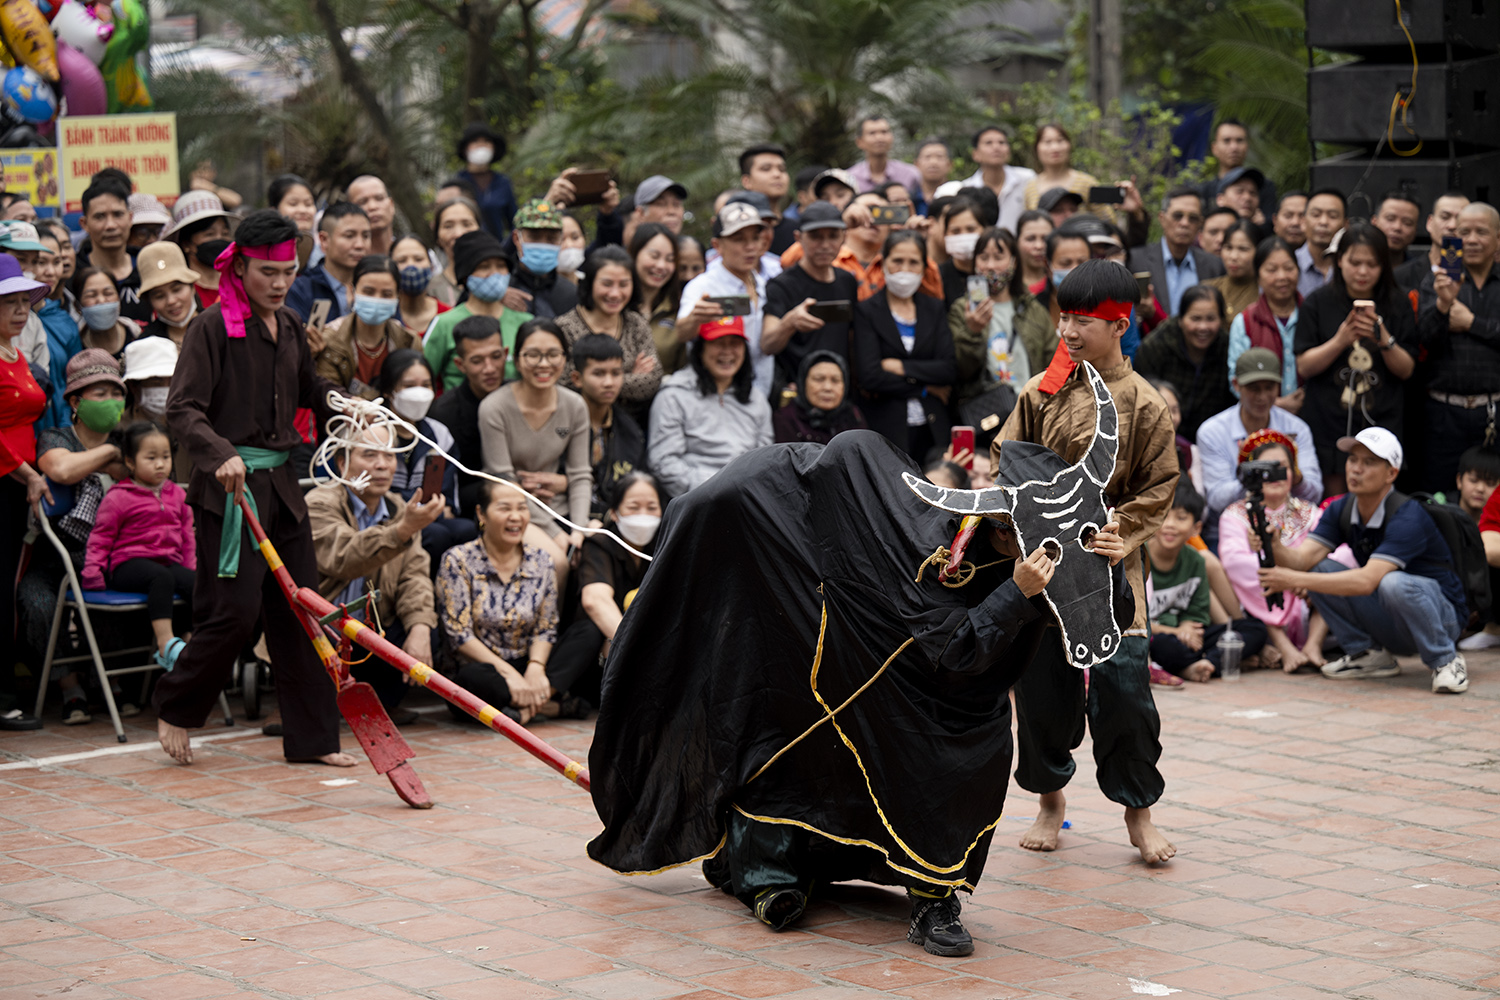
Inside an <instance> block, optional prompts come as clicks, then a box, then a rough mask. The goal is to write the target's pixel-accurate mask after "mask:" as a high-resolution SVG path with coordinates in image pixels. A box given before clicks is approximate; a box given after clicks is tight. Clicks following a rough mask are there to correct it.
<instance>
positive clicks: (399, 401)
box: [391, 385, 433, 423]
mask: <svg viewBox="0 0 1500 1000" xmlns="http://www.w3.org/2000/svg"><path fill="white" fill-rule="evenodd" d="M432 399H433V392H432V390H431V389H427V388H424V387H422V386H420V385H414V386H412V387H411V388H409V389H402V390H401V391H400V392H398V393H396V395H394V396H392V397H391V409H393V410H395V411H396V412H397V413H399V414H401V416H403V417H405V418H406V419H407V420H410V421H411V422H412V423H416V422H417V421H418V420H421V419H422V418H423V417H425V416H427V408H428V407H429V406H431V405H432Z"/></svg>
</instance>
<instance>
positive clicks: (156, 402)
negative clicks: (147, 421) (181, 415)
mask: <svg viewBox="0 0 1500 1000" xmlns="http://www.w3.org/2000/svg"><path fill="white" fill-rule="evenodd" d="M170 391H171V390H169V389H168V388H167V387H166V386H164V385H163V386H159V387H157V388H155V389H142V390H141V409H143V410H149V411H150V412H152V413H166V412H167V393H168V392H170Z"/></svg>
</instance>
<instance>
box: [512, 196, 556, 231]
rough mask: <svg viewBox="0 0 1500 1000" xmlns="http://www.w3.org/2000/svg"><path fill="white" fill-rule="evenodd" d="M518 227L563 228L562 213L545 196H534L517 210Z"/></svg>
mask: <svg viewBox="0 0 1500 1000" xmlns="http://www.w3.org/2000/svg"><path fill="white" fill-rule="evenodd" d="M515 225H516V228H517V229H561V228H562V213H561V212H560V211H558V210H557V208H556V206H554V205H553V204H552V203H551V202H549V201H548V200H547V199H545V198H532V199H531V200H530V201H528V202H527V203H526V204H524V205H522V206H521V207H520V209H519V210H518V211H517V212H516V223H515Z"/></svg>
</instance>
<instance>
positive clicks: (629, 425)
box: [589, 403, 646, 596]
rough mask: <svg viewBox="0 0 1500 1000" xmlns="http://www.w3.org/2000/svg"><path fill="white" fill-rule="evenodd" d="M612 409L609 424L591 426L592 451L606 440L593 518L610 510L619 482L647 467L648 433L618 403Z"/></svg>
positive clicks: (597, 472) (596, 480)
mask: <svg viewBox="0 0 1500 1000" xmlns="http://www.w3.org/2000/svg"><path fill="white" fill-rule="evenodd" d="M610 412H611V418H610V425H609V427H607V428H605V429H604V430H601V431H599V432H598V433H595V431H594V430H593V428H590V429H589V454H591V455H592V454H593V450H594V442H595V441H597V440H599V439H600V438H602V439H603V442H604V443H603V456H602V457H601V458H600V459H599V462H598V464H596V465H595V466H594V499H593V500H592V501H591V502H590V507H591V508H592V509H591V511H590V513H591V514H592V515H593V516H594V517H603V516H604V512H605V511H607V510H609V505H610V501H611V500H613V499H614V492H615V484H616V483H618V482H619V481H620V480H622V479H624V478H625V477H626V476H628V475H630V473H632V472H635V471H638V470H639V471H645V469H646V432H645V431H643V430H641V425H640V424H639V423H637V422H636V421H635V418H633V417H632V416H631V415H630V414H628V413H626V412H625V410H624V409H623V408H622V407H621V406H620V404H619V403H616V404H615V405H614V406H612V407H610ZM619 596H623V594H621V595H619Z"/></svg>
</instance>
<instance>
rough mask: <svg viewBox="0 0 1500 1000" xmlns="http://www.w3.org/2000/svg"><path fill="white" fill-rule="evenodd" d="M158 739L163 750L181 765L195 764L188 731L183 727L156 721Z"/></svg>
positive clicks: (161, 720) (164, 721)
mask: <svg viewBox="0 0 1500 1000" xmlns="http://www.w3.org/2000/svg"><path fill="white" fill-rule="evenodd" d="M156 738H157V740H158V741H160V743H161V748H162V749H163V750H165V751H166V752H167V756H168V757H171V758H172V759H173V760H175V761H176V762H177V763H179V764H191V763H192V762H193V747H192V744H191V743H189V742H188V731H187V730H186V729H183V728H182V727H181V726H174V725H172V724H171V723H170V722H168V721H166V720H165V719H157V720H156Z"/></svg>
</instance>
